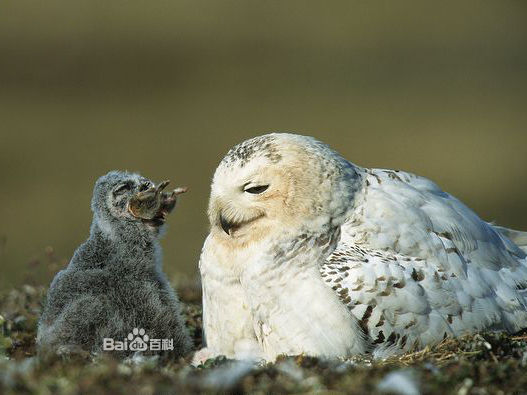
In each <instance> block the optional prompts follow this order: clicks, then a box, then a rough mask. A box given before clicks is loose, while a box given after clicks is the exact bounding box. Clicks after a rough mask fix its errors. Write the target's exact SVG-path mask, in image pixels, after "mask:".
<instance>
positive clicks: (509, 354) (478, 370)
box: [0, 282, 527, 395]
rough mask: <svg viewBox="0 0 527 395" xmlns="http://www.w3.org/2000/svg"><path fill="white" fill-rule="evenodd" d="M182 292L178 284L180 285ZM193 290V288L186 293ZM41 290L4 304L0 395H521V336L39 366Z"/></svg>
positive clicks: (526, 365)
mask: <svg viewBox="0 0 527 395" xmlns="http://www.w3.org/2000/svg"><path fill="white" fill-rule="evenodd" d="M180 284H181V282H180ZM185 284H186V285H179V286H178V285H176V288H177V289H178V293H179V295H180V298H181V300H182V301H183V302H184V305H185V307H184V314H185V316H186V320H187V326H188V328H189V330H190V332H191V334H192V337H193V339H194V343H195V348H196V349H199V348H200V347H202V323H201V304H200V300H201V295H200V292H199V286H197V284H195V285H192V282H185ZM189 284H190V285H189ZM45 293H46V288H45V287H44V286H39V285H35V284H31V285H30V284H26V285H23V286H21V287H17V288H15V289H11V290H8V291H6V292H4V293H3V294H2V295H1V296H0V394H2V393H6V394H10V393H13V394H14V393H38V394H51V393H64V394H77V393H141V394H154V393H174V394H186V393H244V392H251V393H256V394H269V393H273V394H274V393H308V392H315V391H317V392H319V391H322V392H326V393H350V394H365V393H386V392H392V393H404V394H416V393H419V392H421V393H432V394H436V393H438V394H445V393H455V394H461V395H463V394H497V393H503V394H518V393H527V372H526V370H527V331H524V332H523V333H519V334H516V335H507V334H503V333H490V332H486V333H479V334H476V335H473V336H467V337H464V338H460V339H446V340H445V341H443V342H442V343H441V344H438V345H436V346H433V347H426V348H425V349H424V350H420V351H416V352H413V353H407V354H404V355H402V356H398V357H393V358H390V359H386V360H382V361H374V360H372V359H371V358H369V357H356V358H353V359H350V360H339V361H335V360H333V361H327V360H322V359H317V358H312V357H306V356H296V357H287V358H286V357H283V358H279V360H278V361H277V362H276V363H274V364H265V365H262V364H260V365H258V364H252V363H248V362H236V361H231V360H227V359H225V358H222V357H219V358H216V359H213V360H209V361H207V362H206V363H205V365H204V366H201V367H198V368H195V367H192V366H190V364H189V359H190V356H189V357H187V358H186V359H181V360H179V361H175V362H164V363H161V362H159V361H156V360H147V361H146V362H143V363H132V362H120V361H117V360H113V359H111V358H108V357H102V358H96V359H94V358H93V357H92V356H90V355H85V356H76V357H68V358H67V357H62V358H58V357H57V358H55V359H46V360H42V359H40V358H39V357H37V356H36V349H35V336H36V329H37V322H38V316H39V313H40V311H41V303H42V301H43V298H44V297H45Z"/></svg>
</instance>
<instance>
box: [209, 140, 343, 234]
mask: <svg viewBox="0 0 527 395" xmlns="http://www.w3.org/2000/svg"><path fill="white" fill-rule="evenodd" d="M319 144H321V143H319V142H318V141H316V140H315V139H312V138H309V137H304V136H298V135H289V134H271V135H266V136H261V137H257V138H255V139H251V140H248V141H246V142H244V143H242V144H240V145H238V146H236V147H234V148H233V149H232V150H231V151H230V152H229V153H228V154H227V156H226V157H225V158H224V159H223V161H222V162H221V163H220V165H219V166H218V168H217V170H216V173H215V175H214V179H213V182H212V187H211V197H210V201H209V211H208V212H209V220H210V224H211V231H212V233H213V234H214V235H216V236H217V237H219V238H222V239H224V240H231V241H238V242H253V241H256V240H259V239H261V238H263V237H266V236H270V235H275V234H279V233H281V232H288V231H289V230H293V229H294V230H295V231H297V230H298V228H299V227H301V226H306V225H308V226H318V224H319V223H323V222H327V221H328V220H329V219H330V217H331V215H332V211H334V207H333V205H332V204H331V197H332V195H333V194H334V193H335V191H336V190H337V189H338V188H337V187H338V186H337V185H336V184H338V183H339V182H340V178H342V177H340V176H341V175H342V174H343V172H342V171H341V165H340V163H339V162H338V161H334V160H328V159H327V155H325V156H324V159H322V154H324V153H325V151H324V150H327V148H326V147H325V146H322V145H320V146H319Z"/></svg>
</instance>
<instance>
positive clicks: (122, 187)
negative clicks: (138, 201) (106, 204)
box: [113, 184, 131, 196]
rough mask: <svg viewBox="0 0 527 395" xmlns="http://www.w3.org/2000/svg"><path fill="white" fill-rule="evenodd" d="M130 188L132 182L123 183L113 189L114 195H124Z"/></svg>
mask: <svg viewBox="0 0 527 395" xmlns="http://www.w3.org/2000/svg"><path fill="white" fill-rule="evenodd" d="M130 188H131V186H130V184H121V185H119V186H118V187H117V188H115V189H114V190H113V196H118V195H122V194H123V193H125V192H127V191H129V190H130Z"/></svg>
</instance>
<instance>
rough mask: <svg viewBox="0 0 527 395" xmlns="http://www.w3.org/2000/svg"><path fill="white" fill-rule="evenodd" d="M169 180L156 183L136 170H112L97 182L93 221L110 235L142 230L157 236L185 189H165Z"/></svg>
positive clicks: (92, 205) (93, 200)
mask: <svg viewBox="0 0 527 395" xmlns="http://www.w3.org/2000/svg"><path fill="white" fill-rule="evenodd" d="M168 183H169V181H164V182H161V183H160V184H158V185H157V186H156V185H155V184H154V183H153V182H152V181H150V180H149V179H147V178H145V177H143V176H141V175H139V174H135V173H128V172H123V171H111V172H109V173H108V174H106V175H104V176H102V177H100V178H99V179H98V180H97V182H96V183H95V187H94V190H93V198H92V203H91V208H92V211H93V213H94V224H96V225H97V227H98V228H99V229H100V230H102V231H103V232H104V233H106V234H109V235H115V234H117V233H119V234H120V235H123V234H126V233H133V232H140V233H144V234H150V235H158V234H159V232H160V229H161V228H162V226H163V225H164V223H165V221H166V217H167V216H168V214H169V213H170V212H171V211H172V210H173V209H174V207H175V205H176V199H177V195H178V194H180V193H182V192H184V191H186V189H184V188H179V189H175V190H174V191H172V192H170V193H168V192H163V190H164V188H166V186H167V185H168Z"/></svg>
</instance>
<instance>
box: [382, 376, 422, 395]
mask: <svg viewBox="0 0 527 395" xmlns="http://www.w3.org/2000/svg"><path fill="white" fill-rule="evenodd" d="M415 376H416V374H415V372H414V371H413V370H398V371H395V372H391V373H388V374H387V375H386V376H385V377H384V378H383V379H382V380H381V381H380V382H379V384H377V389H378V390H379V391H380V392H384V393H388V394H398V395H419V394H420V393H421V392H420V391H419V384H418V382H417V379H416V377H415Z"/></svg>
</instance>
